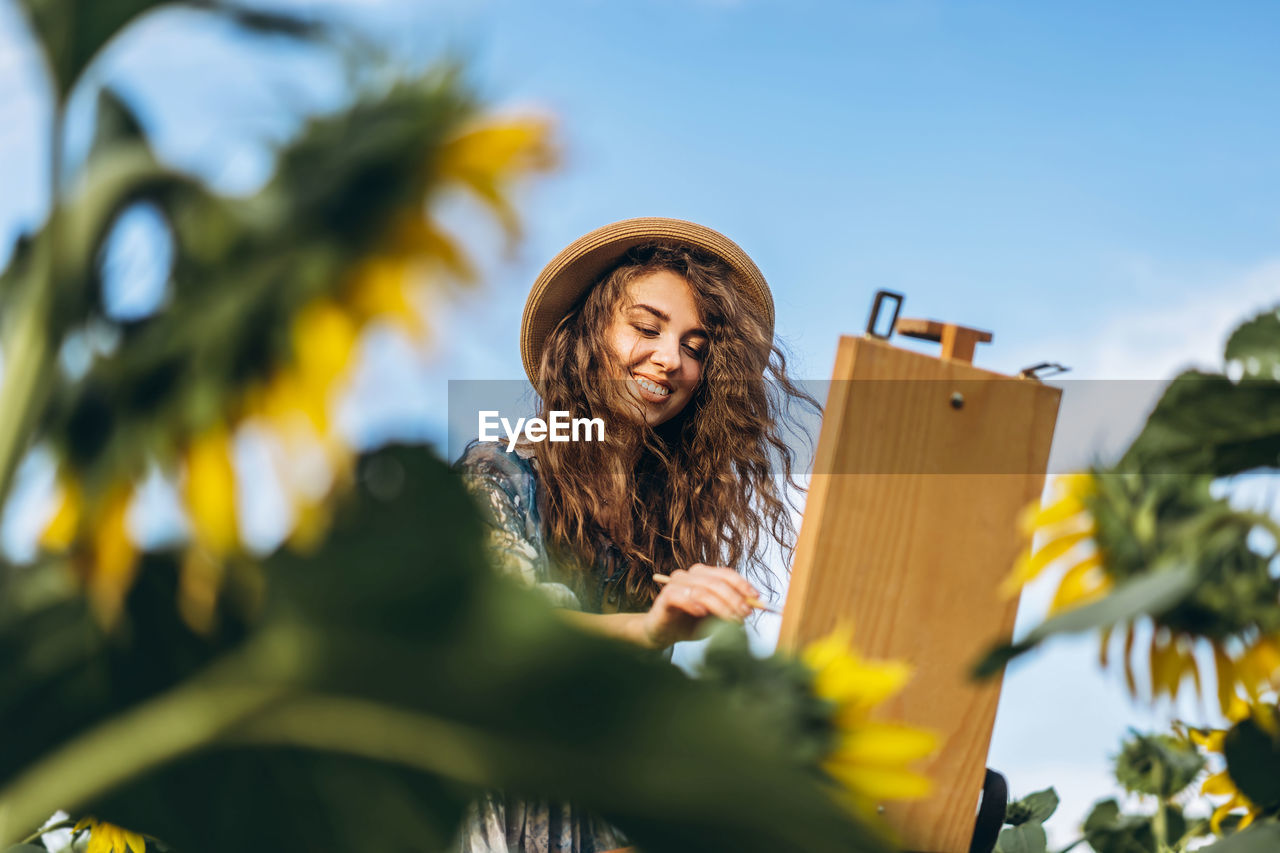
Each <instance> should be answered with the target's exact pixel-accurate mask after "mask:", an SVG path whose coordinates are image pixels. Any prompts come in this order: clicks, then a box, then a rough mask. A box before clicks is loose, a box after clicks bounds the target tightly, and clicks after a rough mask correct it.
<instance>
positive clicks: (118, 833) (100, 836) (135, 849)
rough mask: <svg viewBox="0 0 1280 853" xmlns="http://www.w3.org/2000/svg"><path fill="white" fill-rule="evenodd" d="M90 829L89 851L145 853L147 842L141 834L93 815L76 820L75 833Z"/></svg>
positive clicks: (99, 852)
mask: <svg viewBox="0 0 1280 853" xmlns="http://www.w3.org/2000/svg"><path fill="white" fill-rule="evenodd" d="M86 829H87V830H88V831H89V850H88V853H145V851H146V849H147V842H146V841H145V840H144V839H143V837H142V836H141V835H139V834H138V833H136V832H131V831H129V830H127V829H125V828H124V827H120V826H116V825H115V824H114V823H107V822H106V821H103V820H98V819H97V818H92V817H82V818H80V820H78V821H76V825H75V827H74V828H73V829H72V832H73V833H76V832H83V831H84V830H86Z"/></svg>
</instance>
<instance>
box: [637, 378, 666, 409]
mask: <svg viewBox="0 0 1280 853" xmlns="http://www.w3.org/2000/svg"><path fill="white" fill-rule="evenodd" d="M631 379H632V380H633V381H634V382H635V383H636V387H637V388H638V389H640V396H641V398H643V399H645V400H648V401H649V402H651V403H665V402H666V401H667V399H668V398H669V397H670V396H671V389H670V388H664V387H663V386H661V385H659V384H658V383H657V382H654V381H653V380H652V379H646V378H645V377H643V376H637V375H636V374H634V373H633V374H631Z"/></svg>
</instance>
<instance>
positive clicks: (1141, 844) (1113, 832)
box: [1084, 800, 1156, 853]
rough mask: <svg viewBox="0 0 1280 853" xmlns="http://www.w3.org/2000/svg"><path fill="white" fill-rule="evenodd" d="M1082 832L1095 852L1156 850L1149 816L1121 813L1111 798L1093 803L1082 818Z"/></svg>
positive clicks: (1141, 852) (1130, 852) (1137, 852)
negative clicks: (1087, 814)
mask: <svg viewBox="0 0 1280 853" xmlns="http://www.w3.org/2000/svg"><path fill="white" fill-rule="evenodd" d="M1084 836H1085V840H1086V841H1087V842H1088V843H1089V846H1090V847H1092V848H1093V849H1094V850H1095V851H1096V853H1156V841H1155V835H1154V833H1153V832H1152V830H1151V818H1150V817H1149V816H1147V815H1126V814H1122V813H1121V812H1120V805H1119V804H1118V803H1117V802H1116V801H1115V800H1103V801H1101V802H1099V803H1097V804H1096V805H1094V807H1093V810H1092V811H1090V812H1089V816H1088V817H1087V818H1085V822H1084Z"/></svg>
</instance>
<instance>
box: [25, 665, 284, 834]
mask: <svg viewBox="0 0 1280 853" xmlns="http://www.w3.org/2000/svg"><path fill="white" fill-rule="evenodd" d="M285 692H286V688H285V687H283V686H278V685H249V686H244V685H227V684H211V683H209V681H208V680H207V679H201V680H200V681H199V682H198V683H194V684H186V685H183V686H180V687H177V688H175V689H174V690H171V691H169V692H168V693H165V694H162V695H161V696H158V697H156V698H154V699H152V700H150V701H147V702H144V703H143V704H142V705H140V706H138V707H136V708H133V709H131V710H129V711H126V712H125V713H123V714H120V715H118V716H116V717H113V718H112V719H109V720H107V721H105V722H103V723H101V724H99V725H98V726H96V727H94V728H92V729H90V730H89V731H87V732H85V733H84V734H81V735H79V736H78V737H75V738H73V739H71V740H69V741H67V742H65V743H63V744H62V746H60V747H59V748H57V749H56V750H55V751H54V752H52V753H51V754H49V755H47V756H45V757H44V758H42V759H41V760H39V761H38V762H37V763H36V764H35V765H34V766H32V767H29V768H28V769H27V770H25V771H24V772H23V773H22V774H20V775H19V776H18V777H17V778H15V779H13V780H12V781H11V782H10V783H9V785H8V786H6V787H5V788H4V789H3V790H0V843H3V842H6V841H10V840H12V839H15V838H17V837H18V835H19V833H21V832H24V831H25V830H24V829H23V828H24V827H29V826H32V825H34V824H36V823H37V822H39V821H40V820H42V819H44V818H45V817H47V816H48V815H49V814H51V813H52V812H54V811H56V810H57V809H59V808H68V807H70V808H75V807H76V806H78V805H80V804H81V803H84V802H86V801H88V800H90V799H92V798H93V797H95V796H99V795H101V794H103V793H105V792H106V791H109V790H111V789H112V788H114V787H116V786H119V785H121V784H124V783H125V782H128V781H129V780H130V779H132V778H134V777H136V776H138V775H139V774H141V773H143V772H145V771H147V770H150V769H153V768H155V767H159V766H161V765H164V764H166V763H168V762H170V761H172V760H174V759H175V758H178V757H180V756H182V755H184V754H186V753H189V752H193V751H195V750H197V749H199V748H201V747H203V746H206V745H208V743H209V742H210V741H211V740H212V739H213V738H214V737H216V736H217V735H218V734H220V733H221V732H223V731H224V730H226V729H228V728H230V727H231V726H233V725H235V724H236V723H238V722H240V721H242V720H244V719H245V718H246V717H249V716H251V715H253V714H255V713H259V712H261V711H262V710H263V709H264V708H266V707H267V706H269V705H270V704H271V703H273V702H277V701H279V699H280V698H281V697H282V696H283V695H284V693H285Z"/></svg>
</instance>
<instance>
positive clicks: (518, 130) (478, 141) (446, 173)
mask: <svg viewBox="0 0 1280 853" xmlns="http://www.w3.org/2000/svg"><path fill="white" fill-rule="evenodd" d="M555 159H556V158H555V154H554V151H553V149H552V147H551V144H550V127H549V124H548V123H547V122H546V121H543V120H540V119H534V118H529V119H524V120H510V119H508V120H506V121H502V122H495V123H492V124H487V125H482V126H479V127H476V128H474V129H472V130H470V131H468V132H466V133H462V134H460V135H458V136H457V137H455V138H453V139H451V140H449V141H448V142H446V143H445V144H444V145H443V146H442V147H441V149H440V151H439V155H438V158H437V160H436V167H437V169H438V171H439V174H440V177H442V178H444V179H445V180H452V181H457V182H459V183H461V184H462V185H464V186H466V187H467V188H468V189H470V190H471V191H472V192H474V193H475V194H476V195H477V196H478V197H479V198H481V199H482V200H484V201H485V202H487V203H488V204H489V205H490V207H491V208H492V209H493V210H494V212H495V213H496V214H497V215H498V218H499V220H500V221H501V222H502V224H503V225H504V227H505V228H506V229H507V232H508V234H512V235H514V234H515V233H516V232H517V230H518V223H517V221H516V217H515V213H514V211H513V210H512V209H511V206H510V204H508V203H507V201H506V199H505V198H504V197H503V194H502V192H501V190H500V186H501V184H502V183H503V182H504V181H506V180H508V179H509V178H512V177H515V176H517V175H519V174H521V173H528V172H532V171H537V170H543V169H547V168H549V167H550V166H551V165H552V164H553V163H554V162H555Z"/></svg>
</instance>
